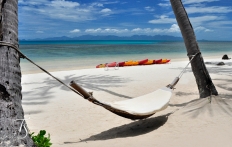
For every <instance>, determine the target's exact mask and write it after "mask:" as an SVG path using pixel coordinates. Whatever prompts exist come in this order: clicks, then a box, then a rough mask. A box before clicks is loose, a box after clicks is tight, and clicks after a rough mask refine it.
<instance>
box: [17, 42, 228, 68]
mask: <svg viewBox="0 0 232 147" xmlns="http://www.w3.org/2000/svg"><path fill="white" fill-rule="evenodd" d="M198 44H199V47H200V50H201V52H202V55H203V57H207V56H222V55H223V54H228V55H229V56H232V54H231V53H232V42H208V41H207V42H198ZM20 50H21V52H22V53H24V54H25V55H26V56H27V57H29V58H30V59H31V60H33V61H34V62H36V63H38V64H39V65H41V66H43V67H44V68H45V69H47V70H48V71H49V70H50V71H54V70H66V69H81V68H95V66H96V65H98V64H100V63H110V62H114V61H116V62H120V61H127V60H142V59H146V58H148V59H160V58H168V59H178V58H186V60H187V56H186V54H187V52H186V49H185V45H184V42H181V41H180V42H168V41H124V40H123V41H118V40H117V41H86V40H85V41H20ZM21 70H22V72H23V73H29V72H38V71H39V69H37V68H36V67H35V66H34V65H31V64H30V63H29V62H28V61H26V60H23V59H22V60H21Z"/></svg>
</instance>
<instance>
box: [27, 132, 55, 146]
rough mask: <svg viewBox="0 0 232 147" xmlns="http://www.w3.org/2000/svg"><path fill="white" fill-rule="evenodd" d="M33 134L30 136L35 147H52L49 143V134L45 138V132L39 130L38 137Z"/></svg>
mask: <svg viewBox="0 0 232 147" xmlns="http://www.w3.org/2000/svg"><path fill="white" fill-rule="evenodd" d="M33 134H34V132H33V133H31V134H30V136H31V138H32V140H33V141H34V143H35V145H36V146H37V147H50V146H51V145H52V143H51V142H50V134H48V137H45V134H46V131H45V130H40V132H39V133H38V135H33Z"/></svg>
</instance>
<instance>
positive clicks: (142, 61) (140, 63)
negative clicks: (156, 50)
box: [139, 59, 148, 65]
mask: <svg viewBox="0 0 232 147" xmlns="http://www.w3.org/2000/svg"><path fill="white" fill-rule="evenodd" d="M147 62H148V59H144V60H140V61H139V65H143V64H145V63H147Z"/></svg>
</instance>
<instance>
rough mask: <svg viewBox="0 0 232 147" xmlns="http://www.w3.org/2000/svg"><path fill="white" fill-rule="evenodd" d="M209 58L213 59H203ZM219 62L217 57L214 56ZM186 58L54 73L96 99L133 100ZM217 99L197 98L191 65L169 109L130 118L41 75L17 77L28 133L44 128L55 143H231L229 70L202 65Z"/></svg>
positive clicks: (163, 81)
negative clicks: (146, 115)
mask: <svg viewBox="0 0 232 147" xmlns="http://www.w3.org/2000/svg"><path fill="white" fill-rule="evenodd" d="M206 61H208V62H213V61H215V59H207V60H206ZM217 61H218V60H217ZM186 64H187V61H178V62H171V63H170V64H162V65H147V66H133V67H122V68H119V70H114V69H113V68H112V69H110V70H108V71H105V70H104V69H83V70H72V71H60V72H53V73H52V74H54V75H55V76H56V77H58V78H60V79H61V80H62V81H64V82H65V83H67V84H68V83H69V82H70V81H72V80H75V81H76V82H77V83H79V84H80V85H82V86H83V87H84V88H86V89H87V91H93V92H94V93H93V94H94V96H95V97H96V98H97V99H99V100H101V101H108V102H111V101H118V100H126V99H130V98H134V97H137V96H140V95H144V94H146V93H149V92H152V91H154V90H156V89H158V88H160V87H163V86H166V85H168V84H169V83H171V82H172V80H173V79H174V78H175V77H176V76H178V75H179V73H180V72H181V70H182V69H183V67H185V65H186ZM207 68H208V70H209V72H210V75H211V78H212V79H213V82H214V84H215V86H216V88H217V90H218V92H219V94H220V97H221V98H218V97H214V98H212V103H211V104H210V103H209V102H208V99H199V95H198V89H197V85H196V82H195V78H194V76H193V73H192V72H191V68H190V67H189V68H188V69H187V71H186V73H185V74H184V75H183V77H182V78H181V80H180V81H179V83H178V84H177V86H176V89H175V90H174V92H173V96H172V98H171V101H170V104H169V107H168V108H167V109H165V110H163V111H161V112H159V113H156V114H155V115H153V116H152V117H150V118H147V119H144V120H139V121H132V120H129V119H125V118H122V117H119V116H117V115H115V114H113V113H111V112H109V111H107V110H105V109H104V108H102V107H99V106H96V105H94V104H92V103H90V102H88V101H87V100H84V99H83V98H82V97H80V96H78V95H77V94H75V93H74V92H72V91H70V90H69V89H67V88H66V87H64V86H62V85H61V84H60V83H58V82H57V81H55V80H54V79H52V78H50V77H49V76H48V75H46V74H44V73H37V74H26V75H23V77H22V85H23V101H22V103H23V108H24V111H25V118H28V117H30V119H29V120H27V124H28V127H29V128H30V131H31V132H36V134H37V133H38V132H39V130H43V129H45V130H46V131H47V132H48V133H50V134H51V142H52V143H53V146H54V147H59V146H65V147H77V146H78V147H79V146H80V147H108V146H111V147H124V146H133V147H142V146H146V147H154V146H157V147H167V146H173V147H176V146H179V147H186V146H188V147H196V146H204V147H206V146H212V147H230V146H231V145H232V141H231V138H232V129H231V126H232V101H231V100H232V89H231V87H232V80H231V79H232V78H231V76H232V70H231V66H230V65H224V66H216V65H214V64H207Z"/></svg>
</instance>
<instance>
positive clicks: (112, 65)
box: [106, 62, 117, 67]
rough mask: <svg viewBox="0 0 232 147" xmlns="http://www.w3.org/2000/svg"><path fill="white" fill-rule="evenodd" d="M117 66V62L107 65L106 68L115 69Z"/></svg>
mask: <svg viewBox="0 0 232 147" xmlns="http://www.w3.org/2000/svg"><path fill="white" fill-rule="evenodd" d="M116 65H117V62H112V63H107V64H106V67H115V66H116Z"/></svg>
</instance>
